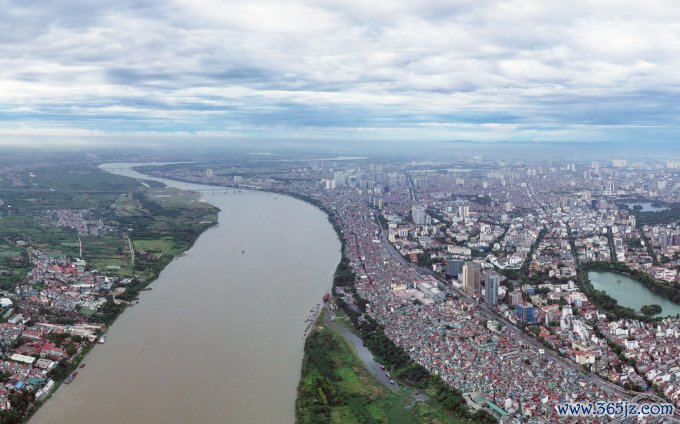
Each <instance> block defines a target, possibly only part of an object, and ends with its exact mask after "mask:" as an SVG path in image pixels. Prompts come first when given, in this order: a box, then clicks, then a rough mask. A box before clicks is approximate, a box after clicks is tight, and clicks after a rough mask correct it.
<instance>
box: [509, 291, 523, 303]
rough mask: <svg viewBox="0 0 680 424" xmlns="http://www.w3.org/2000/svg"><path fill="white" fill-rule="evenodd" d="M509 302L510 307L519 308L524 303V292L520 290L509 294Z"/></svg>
mask: <svg viewBox="0 0 680 424" xmlns="http://www.w3.org/2000/svg"><path fill="white" fill-rule="evenodd" d="M508 301H509V302H510V306H517V305H519V304H520V303H522V292H521V291H520V290H515V291H512V292H510V294H508Z"/></svg>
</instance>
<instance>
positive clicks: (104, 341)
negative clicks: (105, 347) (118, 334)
mask: <svg viewBox="0 0 680 424" xmlns="http://www.w3.org/2000/svg"><path fill="white" fill-rule="evenodd" d="M99 343H101V344H104V343H106V336H101V337H99Z"/></svg>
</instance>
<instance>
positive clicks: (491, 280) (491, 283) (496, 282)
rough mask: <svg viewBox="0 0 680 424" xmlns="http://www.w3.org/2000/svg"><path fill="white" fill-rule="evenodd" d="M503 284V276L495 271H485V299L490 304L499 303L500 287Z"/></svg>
mask: <svg viewBox="0 0 680 424" xmlns="http://www.w3.org/2000/svg"><path fill="white" fill-rule="evenodd" d="M500 285H501V276H500V275H498V273H497V272H495V271H487V272H485V273H484V287H485V289H484V299H485V301H486V304H487V305H488V306H496V305H498V287H499V286H500Z"/></svg>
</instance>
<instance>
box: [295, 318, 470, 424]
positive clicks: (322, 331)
mask: <svg viewBox="0 0 680 424" xmlns="http://www.w3.org/2000/svg"><path fill="white" fill-rule="evenodd" d="M415 393H416V391H415V390H414V389H408V388H407V389H404V388H402V389H400V390H398V391H396V392H393V391H391V390H389V389H388V388H386V387H385V386H384V385H382V383H380V382H379V381H378V380H377V379H376V378H375V377H373V375H371V374H370V373H369V371H368V370H367V369H366V368H365V367H364V364H363V362H361V360H360V359H359V357H358V356H357V354H356V351H355V350H354V347H353V346H352V345H351V344H350V343H348V342H347V341H346V340H345V339H344V338H343V337H342V335H341V334H340V333H339V332H337V331H336V330H335V329H334V328H333V327H332V326H327V325H317V326H316V327H315V329H314V330H313V331H312V333H311V334H310V335H309V337H308V338H307V341H306V343H305V357H304V360H303V365H302V378H301V380H300V385H299V387H298V398H297V401H296V405H295V406H296V422H297V423H300V424H308V423H309V424H311V423H338V424H347V423H350V424H351V423H395V424H415V423H454V424H455V423H463V422H466V423H467V422H469V421H467V420H459V419H456V418H454V417H453V416H451V415H450V414H449V413H448V412H447V411H446V410H445V409H444V408H442V406H441V405H440V404H439V403H437V402H435V401H433V400H431V399H428V400H426V401H424V402H415V400H414V394H415Z"/></svg>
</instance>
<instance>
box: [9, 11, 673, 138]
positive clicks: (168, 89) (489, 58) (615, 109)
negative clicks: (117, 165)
mask: <svg viewBox="0 0 680 424" xmlns="http://www.w3.org/2000/svg"><path fill="white" fill-rule="evenodd" d="M572 3H573V4H570V3H565V2H560V1H550V0H548V1H529V0H513V1H477V2H469V1H457V0H448V1H443V0H441V1H440V0H429V1H422V0H421V1H416V0H410V1H399V2H394V1H388V0H375V1H371V2H366V1H361V0H346V1H343V2H336V1H331V0H315V1H313V0H297V1H284V2H282V1H273V0H261V1H258V2H244V1H221V0H193V1H186V0H185V1H180V0H175V1H160V0H146V1H132V0H120V1H116V2H103V1H92V0H90V1H82V0H79V1H69V0H66V1H62V2H38V1H28V0H23V1H15V0H0V94H1V96H0V121H2V122H3V127H4V128H6V129H7V130H6V131H8V133H9V132H11V133H12V134H13V135H14V136H16V135H17V134H23V133H30V132H31V131H34V132H36V133H43V132H45V131H48V132H49V133H59V132H60V131H61V132H62V133H63V134H68V133H78V134H80V133H79V131H82V130H87V131H94V132H97V133H102V134H112V133H121V132H123V133H124V132H126V131H134V132H144V131H148V132H149V133H158V132H162V133H168V134H172V133H173V132H177V133H183V132H187V131H188V132H197V131H198V132H200V131H210V132H214V133H220V132H224V133H225V134H227V133H228V134H244V135H246V134H250V133H255V132H256V133H258V134H267V133H268V132H271V136H272V137H277V136H285V137H287V138H294V137H297V136H306V137H313V136H324V135H325V136H330V135H332V136H347V137H384V138H389V137H395V138H413V137H420V138H441V139H457V138H471V139H480V140H493V139H499V140H501V139H502V140H506V139H530V140H542V139H546V140H552V139H561V138H562V139H570V140H572V139H580V138H590V139H602V140H605V139H606V140H610V139H616V138H618V137H623V138H626V137H628V138H629V137H633V136H638V135H639V134H641V133H643V132H644V129H645V128H665V130H664V131H663V133H660V132H658V131H654V132H650V134H654V135H655V136H658V134H662V136H663V137H666V138H673V137H676V136H677V135H678V114H677V112H678V110H677V109H678V107H677V106H676V105H677V104H678V103H679V102H678V93H677V90H676V88H675V87H677V86H678V84H679V83H680V41H678V40H680V25H678V24H677V22H680V16H679V15H680V11H676V10H677V8H676V7H674V6H675V5H674V3H673V2H671V1H670V0H654V1H652V3H653V4H650V2H645V3H644V4H642V3H639V2H621V1H612V0H602V1H597V2H585V1H584V2H572ZM631 125H635V126H637V127H636V128H639V129H638V130H636V131H630V126H631ZM0 136H2V130H0ZM0 140H1V139H0ZM1 142H2V141H0V143H1Z"/></svg>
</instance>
